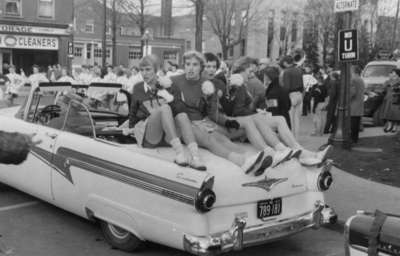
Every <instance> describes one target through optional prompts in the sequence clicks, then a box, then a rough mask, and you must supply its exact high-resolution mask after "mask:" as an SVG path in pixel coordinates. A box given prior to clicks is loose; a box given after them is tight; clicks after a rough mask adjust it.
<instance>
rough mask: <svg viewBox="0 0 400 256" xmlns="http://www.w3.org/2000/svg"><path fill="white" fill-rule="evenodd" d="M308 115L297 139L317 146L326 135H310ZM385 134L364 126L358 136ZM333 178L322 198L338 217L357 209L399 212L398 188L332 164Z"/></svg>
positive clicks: (309, 146)
mask: <svg viewBox="0 0 400 256" xmlns="http://www.w3.org/2000/svg"><path fill="white" fill-rule="evenodd" d="M311 132H312V121H311V116H310V115H309V116H307V117H302V120H301V132H300V137H299V142H300V143H301V144H302V145H303V146H304V147H306V148H308V149H312V150H317V149H318V148H319V147H320V146H321V145H323V144H325V143H326V142H327V141H328V138H329V135H324V136H323V137H313V136H310V135H309V134H310V133H311ZM383 135H386V134H385V133H384V132H383V131H382V128H381V127H365V128H364V131H363V132H361V133H360V137H373V136H383ZM389 135H390V134H389ZM332 175H333V178H334V182H333V185H332V187H331V188H330V189H329V190H328V191H327V192H326V193H325V196H326V202H327V204H329V205H330V206H332V207H333V208H334V209H335V210H336V212H337V214H338V215H339V220H340V221H346V219H347V218H349V217H350V216H352V215H354V214H355V213H356V211H357V210H366V211H372V212H373V211H375V209H379V210H381V211H384V212H388V213H394V214H399V213H400V189H399V188H396V187H392V186H388V185H384V184H380V183H377V182H373V181H369V180H366V179H363V178H359V177H357V176H354V175H352V174H349V173H347V172H344V171H342V170H340V169H338V168H335V167H333V168H332ZM399 175H400V174H399Z"/></svg>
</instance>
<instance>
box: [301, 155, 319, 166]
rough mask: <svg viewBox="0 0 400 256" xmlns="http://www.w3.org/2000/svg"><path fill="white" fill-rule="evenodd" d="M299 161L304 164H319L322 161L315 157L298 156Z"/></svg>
mask: <svg viewBox="0 0 400 256" xmlns="http://www.w3.org/2000/svg"><path fill="white" fill-rule="evenodd" d="M299 162H300V163H301V164H302V165H304V166H316V165H318V164H320V163H321V162H322V161H321V160H320V159H318V158H315V157H304V156H303V157H301V156H300V158H299Z"/></svg>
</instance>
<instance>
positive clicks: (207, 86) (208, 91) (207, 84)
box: [201, 80, 215, 96]
mask: <svg viewBox="0 0 400 256" xmlns="http://www.w3.org/2000/svg"><path fill="white" fill-rule="evenodd" d="M201 91H202V92H203V94H204V95H206V96H210V95H212V94H214V93H215V87H214V84H213V83H212V82H211V81H208V80H207V81H204V82H203V84H202V85H201Z"/></svg>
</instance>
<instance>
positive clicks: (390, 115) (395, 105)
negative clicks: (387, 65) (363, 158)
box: [383, 69, 400, 132]
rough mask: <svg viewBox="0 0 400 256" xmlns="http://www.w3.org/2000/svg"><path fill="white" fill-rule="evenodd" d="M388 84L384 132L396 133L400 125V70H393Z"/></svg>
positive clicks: (384, 106)
mask: <svg viewBox="0 0 400 256" xmlns="http://www.w3.org/2000/svg"><path fill="white" fill-rule="evenodd" d="M385 84H386V88H385V91H386V95H385V98H384V101H383V104H384V105H383V108H384V112H383V119H385V120H386V124H385V127H384V129H383V131H384V132H396V131H397V130H398V129H399V123H400V105H399V104H400V102H399V100H400V98H399V96H400V69H393V71H392V72H390V74H389V80H388V81H387V82H385Z"/></svg>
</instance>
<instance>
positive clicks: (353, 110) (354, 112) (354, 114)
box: [350, 66, 365, 143]
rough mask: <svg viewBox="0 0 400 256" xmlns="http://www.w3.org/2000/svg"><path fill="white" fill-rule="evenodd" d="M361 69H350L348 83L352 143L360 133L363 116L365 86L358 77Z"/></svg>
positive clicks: (355, 141)
mask: <svg viewBox="0 0 400 256" xmlns="http://www.w3.org/2000/svg"><path fill="white" fill-rule="evenodd" d="M360 73H361V68H360V67H359V66H352V67H351V82H350V116H351V124H350V126H351V128H350V129H351V139H352V141H353V143H357V142H358V133H359V131H360V122H361V117H362V116H363V114H364V90H365V84H364V81H363V80H362V79H361V77H360Z"/></svg>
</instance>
